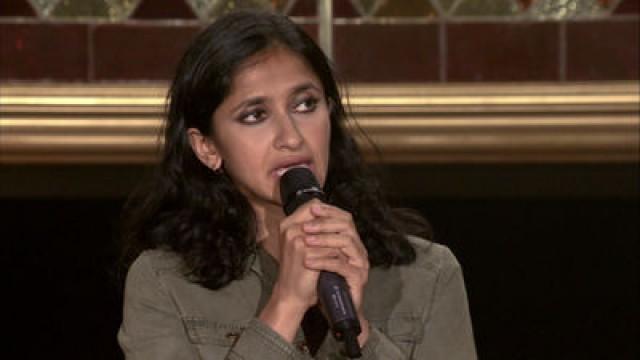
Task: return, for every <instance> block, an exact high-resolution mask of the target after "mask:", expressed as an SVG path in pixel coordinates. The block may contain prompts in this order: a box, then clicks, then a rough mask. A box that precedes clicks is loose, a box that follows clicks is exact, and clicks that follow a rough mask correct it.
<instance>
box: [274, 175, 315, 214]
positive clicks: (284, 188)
mask: <svg viewBox="0 0 640 360" xmlns="http://www.w3.org/2000/svg"><path fill="white" fill-rule="evenodd" d="M301 192H303V193H305V194H307V195H309V194H312V193H317V195H311V196H306V195H305V196H304V197H305V198H306V197H309V198H312V197H318V198H320V197H321V194H322V189H321V188H320V184H318V181H317V180H316V178H315V176H313V173H312V172H311V170H309V169H308V168H306V167H294V168H291V169H289V170H287V172H285V173H284V175H282V177H281V178H280V199H281V200H282V204H283V205H284V208H285V213H287V215H288V214H290V213H292V212H293V211H295V209H296V208H297V207H298V206H299V205H301V204H302V203H304V202H305V201H306V200H309V199H297V198H298V197H299V195H300V193H301ZM303 200H304V201H303Z"/></svg>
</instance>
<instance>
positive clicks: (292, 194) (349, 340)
mask: <svg viewBox="0 0 640 360" xmlns="http://www.w3.org/2000/svg"><path fill="white" fill-rule="evenodd" d="M280 198H281V199H282V204H283V208H284V213H285V214H287V215H290V214H292V213H293V212H294V211H296V209H297V208H298V207H300V206H301V205H302V204H304V203H306V202H307V201H309V200H311V199H319V200H320V201H325V195H324V192H323V191H322V189H321V188H320V185H319V184H318V181H317V180H316V179H315V177H314V176H313V173H312V172H311V171H310V170H309V169H308V168H305V167H294V168H291V169H289V170H287V171H286V172H285V173H284V175H282V177H281V178H280ZM317 291H318V299H319V302H320V305H321V306H322V307H323V308H324V310H325V313H326V314H327V316H328V318H329V319H328V320H329V326H330V327H331V332H332V333H333V337H334V338H335V339H336V340H338V341H344V343H345V351H346V353H347V356H349V357H350V358H358V357H361V356H362V354H361V352H360V346H359V344H358V335H359V334H360V332H361V331H362V330H361V328H360V321H359V320H358V316H357V315H356V311H355V306H354V305H353V300H352V299H351V294H350V293H349V285H348V284H347V282H346V280H345V279H344V278H343V277H342V276H340V275H338V274H336V273H334V272H328V271H321V272H320V277H319V278H318V287H317Z"/></svg>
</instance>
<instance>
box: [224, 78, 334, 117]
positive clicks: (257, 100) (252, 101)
mask: <svg viewBox="0 0 640 360" xmlns="http://www.w3.org/2000/svg"><path fill="white" fill-rule="evenodd" d="M310 89H312V90H316V91H320V92H322V90H320V88H318V87H317V86H316V85H315V84H314V83H312V82H306V83H303V84H300V85H297V86H295V87H294V88H293V89H292V91H291V93H292V94H297V93H300V92H303V91H305V90H310ZM266 100H267V98H266V97H265V96H256V97H252V98H248V99H246V100H244V101H242V102H241V103H240V104H238V105H236V106H234V107H233V109H232V110H231V112H233V113H235V112H237V111H238V110H240V109H241V108H243V107H246V106H254V105H260V104H263V103H265V102H266Z"/></svg>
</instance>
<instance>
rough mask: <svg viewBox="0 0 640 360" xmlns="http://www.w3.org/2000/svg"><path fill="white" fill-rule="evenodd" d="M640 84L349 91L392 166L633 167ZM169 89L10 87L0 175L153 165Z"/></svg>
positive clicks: (0, 108)
mask: <svg viewBox="0 0 640 360" xmlns="http://www.w3.org/2000/svg"><path fill="white" fill-rule="evenodd" d="M639 85H640V84H639V83H638V82H637V81H627V82H595V83H548V84H545V83H510V84H486V83H483V84H427V85H411V84H400V85H397V84H394V85H375V84H366V85H363V84H354V85H352V86H350V88H349V89H348V91H347V92H348V93H349V97H348V98H349V103H350V104H351V110H352V112H353V114H354V117H355V118H356V119H357V120H358V123H359V125H360V127H361V128H362V130H364V132H365V133H366V134H368V136H369V137H370V138H371V139H372V140H373V141H374V142H375V143H376V144H377V146H378V148H379V150H380V153H381V158H377V157H376V156H374V153H375V152H373V151H372V150H371V148H370V147H368V146H366V142H365V141H363V139H364V138H363V137H362V136H359V132H355V134H356V135H358V139H359V142H360V143H361V144H363V145H364V146H363V149H364V151H365V155H366V156H367V157H368V158H369V159H371V160H374V161H382V162H383V163H388V164H437V163H493V164H496V163H506V164H518V163H633V162H638V160H639V151H638V150H639V143H640V140H639V139H640V131H639V130H640V116H639V115H638V114H639V111H640V86H639ZM165 93H166V86H164V85H159V84H157V83H156V84H135V85H131V84H126V85H124V84H112V83H105V84H50V83H5V84H2V86H1V87H0V164H12V165H20V164H116V165H117V164H148V163H152V162H153V161H154V159H155V158H156V154H157V149H158V145H157V139H158V134H159V130H160V124H161V119H162V115H163V104H164V96H165Z"/></svg>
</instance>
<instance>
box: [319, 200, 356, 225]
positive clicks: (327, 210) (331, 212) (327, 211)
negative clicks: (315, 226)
mask: <svg viewBox="0 0 640 360" xmlns="http://www.w3.org/2000/svg"><path fill="white" fill-rule="evenodd" d="M310 211H311V213H312V214H313V215H315V216H319V217H329V216H331V217H337V218H340V219H344V220H349V221H351V218H352V216H351V213H349V212H348V211H344V210H342V209H340V208H339V207H336V206H332V205H329V204H326V203H323V202H317V203H313V204H311V208H310Z"/></svg>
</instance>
